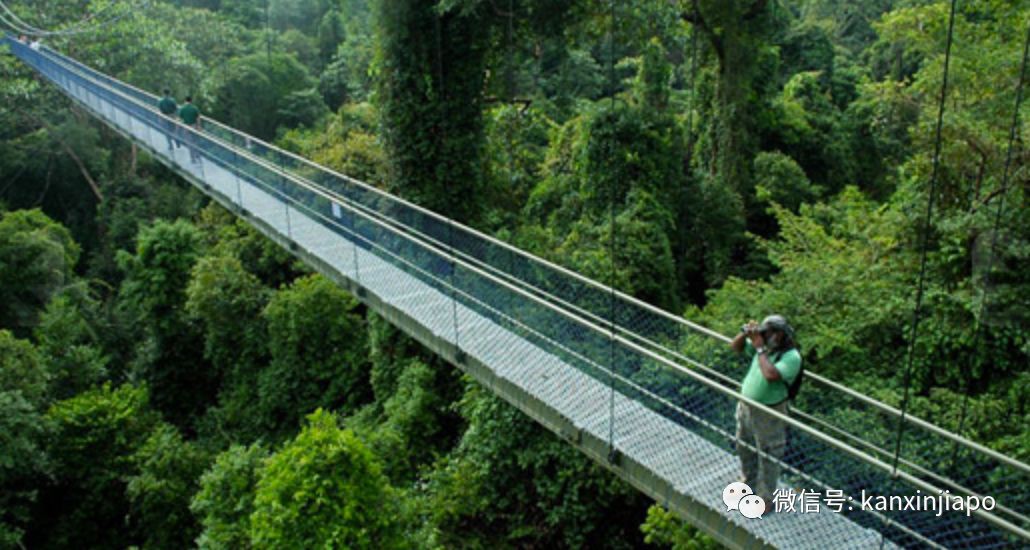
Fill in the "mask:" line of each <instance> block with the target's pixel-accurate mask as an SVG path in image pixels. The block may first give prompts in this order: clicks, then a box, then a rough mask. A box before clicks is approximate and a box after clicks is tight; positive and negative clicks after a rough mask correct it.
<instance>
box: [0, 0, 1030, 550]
mask: <svg viewBox="0 0 1030 550" xmlns="http://www.w3.org/2000/svg"><path fill="white" fill-rule="evenodd" d="M6 4H9V5H10V6H11V8H12V9H13V10H14V11H15V12H16V13H18V14H19V15H20V16H21V17H22V18H23V19H25V20H26V21H29V22H31V23H33V24H34V25H37V26H40V27H48V28H49V27H55V26H67V25H74V24H76V22H81V21H82V20H83V17H84V13H85V14H92V15H93V16H94V17H95V18H96V19H97V20H98V21H99V20H106V19H107V18H108V15H111V14H118V15H119V17H116V18H111V20H110V21H108V22H107V23H105V24H104V25H105V26H104V27H102V29H103V30H102V32H93V33H85V34H81V35H75V36H74V37H58V36H55V37H52V38H47V42H48V43H50V44H52V45H53V46H55V47H56V48H58V49H60V50H62V51H64V52H66V53H68V54H70V55H72V56H74V57H76V58H77V59H80V60H81V61H83V62H85V63H87V64H90V65H92V66H95V67H98V68H99V69H101V70H103V71H105V72H107V73H110V74H112V75H114V76H116V77H118V78H121V79H124V80H126V81H128V82H131V83H132V84H134V85H137V86H140V87H142V88H145V89H148V90H150V91H155V92H156V91H159V90H160V89H161V88H163V87H166V86H167V87H170V88H171V89H172V91H173V95H174V96H176V97H177V98H179V99H180V100H181V99H182V98H183V97H184V96H186V95H193V96H194V99H195V100H196V103H197V104H198V105H199V107H200V109H201V110H202V112H203V113H204V115H205V116H208V115H210V116H211V117H213V118H216V119H219V120H221V121H223V122H225V123H227V124H230V125H233V126H235V127H238V128H240V129H241V130H244V131H247V132H250V133H252V134H254V135H255V136H257V137H259V138H261V139H266V140H275V141H276V143H277V144H278V145H280V146H282V147H284V148H287V149H290V150H293V151H295V152H298V153H300V154H302V155H303V156H306V157H308V158H310V159H312V160H314V161H315V162H318V163H320V164H324V165H326V166H328V167H330V168H333V169H335V170H338V171H340V172H342V173H345V174H347V175H349V176H352V177H355V178H358V179H361V180H364V181H367V182H369V183H371V184H373V185H376V186H378V187H380V188H383V189H387V190H390V191H392V192H395V193H397V194H399V195H400V196H402V197H404V198H406V199H409V200H411V201H414V202H416V203H419V204H422V205H424V206H426V207H429V208H431V209H434V210H436V211H439V212H442V213H445V214H449V215H452V216H454V217H455V218H457V219H459V220H461V221H463V222H466V223H469V224H472V225H474V226H475V227H477V228H478V229H480V230H483V231H485V232H488V233H490V234H492V235H495V236H497V237H498V238H501V239H504V240H507V241H509V242H513V243H515V244H517V245H518V246H520V247H522V248H524V249H526V250H529V251H531V252H533V253H536V254H538V255H540V256H542V257H545V258H547V259H549V260H551V261H554V262H556V263H559V264H561V265H563V266H566V267H569V268H571V269H574V270H576V271H578V272H580V273H583V274H585V275H588V276H590V277H592V278H595V279H597V280H599V281H602V282H605V283H609V282H610V283H612V284H614V285H615V286H616V287H618V288H620V289H621V290H623V291H625V292H627V293H630V294H632V295H634V296H636V297H638V298H641V299H643V300H645V301H647V302H650V303H652V304H655V305H658V306H660V307H662V308H664V309H666V310H668V311H671V312H674V313H676V314H683V315H685V316H686V317H688V318H690V319H691V320H693V321H696V322H700V323H702V324H705V325H706V326H710V327H712V328H713V329H716V330H720V331H722V332H726V333H731V332H733V331H734V330H735V329H736V327H738V326H739V324H740V323H741V322H742V321H743V320H746V319H749V318H760V317H762V316H763V315H765V314H767V313H769V312H773V311H777V312H782V313H784V314H786V315H787V316H788V317H789V318H790V319H791V320H792V322H793V323H794V325H795V326H796V328H797V330H798V333H799V335H800V340H801V342H802V344H803V350H804V353H805V360H806V365H807V366H808V368H811V369H813V370H817V371H819V372H820V373H822V374H824V375H826V376H828V377H829V378H832V379H834V380H837V381H839V382H841V383H844V384H846V385H848V386H851V387H854V388H856V389H858V390H860V391H862V392H864V393H867V394H869V395H872V396H873V397H876V398H878V399H880V400H882V401H884V402H886V403H889V404H893V405H898V404H899V403H900V402H901V400H902V396H903V394H904V390H905V388H904V386H903V381H904V373H903V370H904V369H903V368H901V366H902V365H904V364H905V362H906V360H907V349H908V345H909V343H910V339H911V332H910V330H911V327H910V326H909V325H908V323H909V320H910V319H911V315H912V310H913V307H914V294H915V290H914V289H915V284H916V282H917V278H918V276H919V254H920V248H919V247H920V244H921V242H922V237H923V236H924V235H922V233H921V231H922V225H923V222H924V218H923V213H924V212H925V208H926V201H927V198H928V197H927V193H928V190H929V182H930V176H931V171H932V169H933V164H932V163H933V152H934V145H935V144H934V142H933V129H934V125H935V123H936V117H937V107H938V104H937V101H938V97H939V95H938V94H939V90H940V85H941V81H942V78H943V65H944V41H945V36H946V30H947V15H948V4H947V3H946V2H943V1H941V0H902V1H898V2H887V1H880V0H877V1H866V2H857V3H856V2H848V1H845V0H783V1H778V2H767V1H764V0H696V1H690V2H688V1H686V0H681V1H673V2H616V3H614V6H613V5H612V4H610V3H608V2H598V1H595V0H573V1H569V2H555V1H550V0H509V1H507V2H504V1H485V0H268V1H267V2H265V3H261V2H253V1H250V0H155V1H152V2H147V3H145V7H143V8H139V9H135V8H133V6H134V5H135V4H130V3H128V2H124V1H120V0H116V1H114V2H107V1H100V0H90V1H78V0H76V1H72V0H40V1H36V0H32V1H30V0H12V1H10V2H6ZM613 8H614V10H615V13H614V14H613V13H612V12H611V10H612V9H613ZM105 10H111V11H110V12H107V11H105ZM105 14H107V15H105ZM613 15H614V18H613V17H612V16H613ZM1028 25H1030V10H1028V8H1027V7H1026V4H1025V3H1019V2H1011V1H1007V0H970V1H968V2H960V3H959V11H958V13H957V18H956V22H955V43H954V46H953V51H952V56H953V57H952V64H951V66H950V69H949V70H950V74H949V81H950V84H951V91H950V92H949V95H948V98H947V102H946V108H947V110H946V114H945V117H944V119H943V138H944V139H943V143H942V151H941V162H940V165H939V168H940V171H939V181H938V191H939V194H938V196H937V203H936V205H935V212H934V216H933V218H932V219H931V220H930V222H931V223H930V233H929V234H928V235H926V237H927V238H928V241H927V242H928V243H929V248H928V264H927V274H926V295H925V300H924V318H923V322H922V324H921V325H920V331H921V332H920V335H919V338H918V342H917V344H918V345H917V347H916V349H915V355H914V359H915V360H914V366H913V371H912V377H911V378H912V381H911V392H912V399H911V402H910V403H909V411H910V412H911V413H913V414H915V415H917V416H920V417H922V418H926V419H928V420H931V421H933V422H935V423H937V424H939V425H941V426H943V427H944V428H947V429H950V430H958V431H960V432H961V433H962V435H964V436H966V437H969V438H971V439H974V440H976V441H978V442H980V443H982V444H984V445H986V446H988V447H991V448H994V449H997V450H999V451H1001V452H1003V453H1006V454H1008V455H1011V456H1013V457H1016V458H1019V459H1021V460H1023V461H1027V460H1030V370H1028V369H1027V365H1028V364H1030V359H1028V358H1030V338H1028V335H1027V332H1026V327H1027V326H1030V316H1028V311H1030V310H1028V308H1027V304H1028V303H1030V274H1028V272H1027V270H1026V265H1027V259H1028V256H1030V245H1028V243H1030V225H1028V224H1026V223H1025V221H1024V219H1025V217H1026V213H1027V197H1028V195H1027V194H1028V191H1030V190H1028V188H1027V185H1026V184H1025V182H1027V181H1030V177H1028V172H1027V167H1028V166H1030V158H1028V156H1027V153H1026V147H1025V141H1026V136H1027V133H1028V132H1030V106H1028V102H1024V104H1023V108H1022V110H1021V111H1020V112H1019V113H1016V117H1015V121H1016V126H1015V132H1016V137H1017V139H1016V140H1015V144H1016V149H1015V150H1014V151H1013V152H1012V154H1011V157H1010V155H1009V150H1008V139H1009V129H1010V126H1009V125H1010V122H1011V121H1012V119H1013V113H1012V109H1013V105H1014V104H1015V88H1016V84H1017V79H1018V71H1019V65H1020V60H1021V55H1022V44H1023V40H1024V37H1025V33H1026V28H1027V27H1028ZM0 74H2V78H0V105H3V107H0V548H7V547H29V548H65V547H68V546H73V545H74V546H84V547H114V548H121V547H130V546H131V547H141V548H184V547H189V546H192V545H198V546H200V547H203V548H212V549H215V548H217V549H229V548H232V549H236V548H309V547H326V548H329V547H332V548H345V547H346V548H357V547H369V548H371V547H375V548H388V547H405V548H409V547H417V548H418V547H424V548H452V547H461V548H487V547H500V548H516V547H518V548H524V547H533V548H552V547H573V548H581V547H588V548H595V547H605V548H608V547H611V548H635V547H642V546H645V545H649V546H658V547H666V548H669V547H671V548H679V549H688V548H689V549H694V548H711V547H714V546H716V543H715V542H714V541H713V540H712V539H711V538H709V537H707V536H706V535H703V534H701V533H700V532H699V531H698V530H697V529H696V528H694V527H691V526H689V525H685V524H684V523H682V522H681V521H680V520H678V519H676V518H675V516H674V515H673V514H672V513H670V512H668V511H667V510H665V509H663V508H662V507H660V506H658V505H657V504H654V503H653V502H651V501H649V500H648V499H647V498H645V497H643V496H641V495H640V494H639V493H638V492H636V491H635V490H634V489H632V488H631V487H629V486H628V485H627V484H625V483H623V482H621V481H619V480H618V479H617V478H616V477H615V476H613V475H612V474H610V473H609V472H607V471H606V470H605V469H603V468H602V467H600V466H598V465H596V464H594V463H592V462H591V461H589V460H588V459H587V458H585V457H584V456H582V455H581V454H579V453H578V452H577V451H576V450H574V449H573V448H572V447H570V446H569V445H567V444H566V443H565V442H564V441H563V440H561V439H560V438H558V437H556V436H554V435H553V434H551V433H549V432H547V431H546V430H545V429H543V428H542V427H540V426H539V425H537V424H535V423H533V422H532V421H530V420H529V419H528V418H527V417H526V416H524V415H522V414H521V413H520V412H518V410H517V409H515V408H513V407H511V406H509V405H507V404H505V403H504V402H502V401H501V400H500V399H498V398H497V397H494V396H492V395H490V394H489V392H488V391H486V390H485V389H484V388H482V387H480V386H478V385H477V384H475V383H474V382H473V381H471V380H470V379H468V378H464V377H462V376H461V374H460V372H459V371H457V370H456V369H455V368H453V367H452V366H451V365H448V364H446V363H444V362H443V361H441V360H440V359H439V358H438V357H435V356H433V355H432V354H430V353H429V352H428V351H427V350H425V349H422V348H421V347H420V346H419V345H418V344H417V343H416V342H414V341H413V340H411V339H409V338H407V337H406V336H404V335H403V334H401V333H400V332H399V331H398V330H397V329H395V328H394V327H392V326H391V325H390V324H389V323H388V322H387V321H386V320H385V319H383V318H381V317H379V316H377V315H376V314H374V313H372V312H370V311H367V310H366V308H365V307H364V306H363V305H362V304H361V303H360V302H359V301H358V300H357V299H356V298H355V297H353V296H350V295H349V294H347V293H346V292H345V291H343V290H341V289H340V288H339V287H338V286H336V285H335V284H333V283H332V282H330V281H329V280H327V279H325V278H323V277H321V276H319V275H313V274H311V272H310V269H309V268H308V267H306V266H304V265H302V264H301V263H299V262H298V261H296V260H295V259H294V258H293V256H291V255H290V253H289V251H286V250H283V249H281V248H279V247H278V246H277V245H275V244H274V243H272V242H271V241H269V240H267V239H265V238H264V237H262V236H261V234H259V233H258V232H257V231H255V230H254V229H252V228H250V227H249V226H248V225H247V224H246V223H245V222H244V221H240V220H237V219H235V217H234V215H233V214H232V213H230V212H227V211H225V210H223V209H222V208H220V207H218V206H217V205H213V204H210V203H209V202H208V200H207V199H206V198H204V197H203V195H201V194H200V193H198V192H196V191H193V190H191V189H190V188H189V186H188V185H187V184H186V183H185V182H183V181H182V180H180V179H179V178H177V177H176V176H175V175H174V174H172V173H171V172H169V171H168V170H167V169H165V168H164V167H163V165H161V164H159V163H158V162H156V161H155V160H154V159H152V158H150V157H149V156H148V155H147V154H145V153H143V152H140V151H138V150H136V149H135V148H134V147H132V146H130V145H129V144H128V143H127V142H126V141H125V140H124V139H122V138H121V137H119V136H118V135H117V134H115V133H114V132H113V131H111V130H110V129H108V128H106V127H105V126H103V125H101V124H100V123H98V122H96V121H94V120H92V119H91V117H90V116H89V115H88V114H87V113H85V112H84V111H82V110H81V109H80V108H78V107H75V106H73V105H72V104H71V103H70V102H69V101H67V100H66V99H64V98H62V97H61V96H59V94H58V92H57V91H56V89H55V88H54V87H53V86H49V85H47V84H45V83H44V81H42V80H40V79H37V78H35V77H34V75H33V74H32V72H31V71H30V70H29V69H27V68H26V67H25V66H23V65H22V64H21V63H20V62H18V61H17V60H16V59H14V58H13V57H12V56H9V55H6V54H4V53H0ZM1006 173H1007V174H1008V180H1007V185H1006V180H1005V179H1004V176H1005V174H1006ZM999 212H1000V215H999V214H998V213H999ZM996 216H998V220H999V221H998V223H997V225H995V217H996ZM988 283H989V284H988ZM639 375H640V376H657V377H660V378H661V379H662V380H668V381H669V383H670V384H674V383H675V380H676V379H675V377H674V376H673V375H672V374H670V373H666V372H661V373H651V372H644V373H640V374H639ZM839 412H840V414H841V415H847V414H850V411H839Z"/></svg>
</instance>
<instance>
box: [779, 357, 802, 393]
mask: <svg viewBox="0 0 1030 550" xmlns="http://www.w3.org/2000/svg"><path fill="white" fill-rule="evenodd" d="M793 349H794V350H795V351H797V352H798V355H799V356H800V355H801V350H800V349H799V348H797V347H795V348H793ZM787 351H790V350H787ZM783 353H786V352H783ZM783 353H780V354H779V355H777V356H776V361H775V362H777V363H778V362H779V361H780V358H781V357H783ZM804 377H805V358H804V357H802V358H801V368H799V369H798V373H797V376H795V377H794V379H793V380H791V381H790V385H788V386H787V399H789V400H791V401H793V400H794V398H795V397H797V396H798V392H799V391H801V379H802V378H804Z"/></svg>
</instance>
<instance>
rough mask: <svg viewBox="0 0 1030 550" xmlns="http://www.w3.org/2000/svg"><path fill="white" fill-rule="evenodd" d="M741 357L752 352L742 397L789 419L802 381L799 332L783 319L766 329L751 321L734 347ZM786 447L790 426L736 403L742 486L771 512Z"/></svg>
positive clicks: (776, 319) (773, 320) (772, 319)
mask: <svg viewBox="0 0 1030 550" xmlns="http://www.w3.org/2000/svg"><path fill="white" fill-rule="evenodd" d="M730 347H731V348H732V349H733V351H735V352H737V353H743V352H745V351H746V352H747V353H748V354H749V355H750V356H751V366H750V368H748V371H747V375H745V376H744V380H743V381H742V382H741V384H740V393H741V394H743V395H744V396H745V397H748V398H750V399H752V400H754V401H757V402H759V403H761V404H763V405H766V406H767V407H769V408H770V409H773V410H776V411H777V412H779V413H782V414H784V415H786V414H787V412H788V409H787V401H788V400H789V398H790V396H792V395H793V393H796V391H797V384H795V381H797V382H800V378H799V376H800V373H801V353H799V352H798V349H797V344H796V343H795V340H794V329H793V328H791V326H790V324H788V323H787V320H786V319H785V318H784V317H783V316H782V315H770V316H768V317H766V318H765V320H763V321H762V323H761V324H759V323H756V322H755V321H754V320H752V321H749V322H748V323H747V324H745V325H744V326H743V327H741V329H740V334H738V335H737V337H736V338H734V339H733V341H732V342H731V343H730ZM786 445H787V425H786V423H785V422H784V421H783V420H781V419H779V418H777V417H775V416H773V415H771V414H769V413H768V412H766V411H764V410H762V409H761V408H760V407H757V406H753V405H748V404H747V403H744V402H743V401H741V402H740V403H738V404H737V453H738V454H739V455H740V466H741V470H742V472H743V474H744V478H743V482H744V483H747V484H748V486H750V487H751V489H752V490H754V492H755V494H756V495H758V496H760V497H762V498H763V499H765V502H766V511H767V512H768V511H769V510H770V509H771V507H772V496H773V492H774V491H775V490H776V481H777V479H778V478H779V476H780V465H779V462H778V461H779V460H780V459H782V458H783V451H784V449H785V447H786Z"/></svg>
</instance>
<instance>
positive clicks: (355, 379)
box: [254, 275, 370, 435]
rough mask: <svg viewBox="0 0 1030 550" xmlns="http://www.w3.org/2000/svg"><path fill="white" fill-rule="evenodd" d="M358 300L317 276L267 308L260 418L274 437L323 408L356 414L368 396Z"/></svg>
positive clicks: (288, 290)
mask: <svg viewBox="0 0 1030 550" xmlns="http://www.w3.org/2000/svg"><path fill="white" fill-rule="evenodd" d="M357 308H358V302H357V300H355V299H354V298H353V297H352V296H350V295H349V294H347V293H346V292H344V291H343V290H342V289H340V288H339V287H337V286H336V285H335V284H333V283H332V282H331V281H329V280H328V279H325V278H324V277H322V276H320V275H313V276H309V277H303V278H300V279H298V280H297V281H296V282H294V283H293V284H292V285H290V286H289V287H286V288H283V289H280V290H279V292H277V293H276V294H275V296H273V297H272V299H271V301H270V302H269V303H268V306H267V307H266V308H265V310H264V313H263V316H264V319H265V322H266V323H267V327H268V334H267V344H268V351H269V354H270V356H271V362H270V363H269V365H268V367H267V368H266V369H264V370H263V371H262V372H261V374H260V375H259V382H258V383H259V390H258V392H259V398H258V402H257V403H255V404H254V405H255V409H256V412H257V414H260V415H261V418H262V419H263V421H264V422H265V428H266V429H267V430H268V432H270V433H276V434H280V435H286V434H290V433H292V432H293V431H294V430H295V429H296V428H297V426H298V423H299V421H300V420H301V419H302V418H303V417H304V415H306V414H308V413H310V412H311V411H313V410H315V409H316V408H319V407H341V406H342V407H343V408H344V410H354V409H356V408H357V407H358V406H359V405H361V404H362V403H364V402H366V401H367V400H368V398H369V394H370V391H369V386H368V377H367V374H366V372H367V367H366V359H365V357H366V356H367V343H366V338H367V336H366V334H365V326H364V323H363V322H362V319H361V317H360V316H359V315H358V314H357V313H356V311H355V310H356V309H357Z"/></svg>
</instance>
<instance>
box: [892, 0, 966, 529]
mask: <svg viewBox="0 0 1030 550" xmlns="http://www.w3.org/2000/svg"><path fill="white" fill-rule="evenodd" d="M956 4H957V0H951V10H950V12H949V14H948V38H947V42H946V43H945V47H944V72H943V75H942V79H941V93H940V99H939V101H938V107H937V126H936V130H935V136H934V149H933V164H932V169H931V172H930V189H929V193H928V194H927V199H926V216H925V217H924V219H923V231H922V235H921V241H922V242H921V246H920V254H919V284H918V285H917V287H916V300H915V308H914V309H913V311H912V332H911V336H910V337H909V344H908V361H907V365H906V367H905V374H904V378H903V382H902V384H903V386H904V388H905V390H904V395H903V397H902V399H901V407H900V410H901V415H900V416H899V417H898V430H897V436H896V439H895V444H894V458H893V460H892V461H891V476H892V478H893V481H892V485H894V484H895V483H896V482H897V479H898V478H897V473H898V460H899V459H900V458H901V444H902V439H903V438H904V435H905V415H906V414H907V412H908V404H909V398H910V396H911V392H912V390H911V386H912V363H913V362H914V359H915V353H916V340H917V338H918V336H919V322H920V320H921V318H920V313H921V308H922V303H923V290H924V287H925V283H926V257H927V252H928V249H929V247H930V230H931V221H932V220H933V203H934V198H935V197H936V195H937V174H938V172H939V168H940V164H941V127H942V126H943V123H944V105H945V103H944V100H945V99H946V98H947V94H948V69H949V67H950V65H951V45H952V41H953V39H954V31H955V5H956ZM887 521H888V524H889V522H890V520H889V519H888V520H887ZM886 536H887V535H886V530H884V531H883V532H881V535H880V548H881V549H882V548H883V545H884V542H885V541H886Z"/></svg>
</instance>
